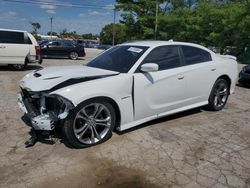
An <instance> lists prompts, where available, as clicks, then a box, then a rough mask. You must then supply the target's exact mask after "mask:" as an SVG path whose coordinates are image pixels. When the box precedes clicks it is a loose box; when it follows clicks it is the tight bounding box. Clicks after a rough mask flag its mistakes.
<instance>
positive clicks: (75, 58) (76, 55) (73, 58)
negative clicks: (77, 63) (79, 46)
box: [69, 51, 79, 60]
mask: <svg viewBox="0 0 250 188" xmlns="http://www.w3.org/2000/svg"><path fill="white" fill-rule="evenodd" d="M78 57H79V55H78V53H77V52H76V51H72V52H70V53H69V58H70V59H72V60H77V59H78Z"/></svg>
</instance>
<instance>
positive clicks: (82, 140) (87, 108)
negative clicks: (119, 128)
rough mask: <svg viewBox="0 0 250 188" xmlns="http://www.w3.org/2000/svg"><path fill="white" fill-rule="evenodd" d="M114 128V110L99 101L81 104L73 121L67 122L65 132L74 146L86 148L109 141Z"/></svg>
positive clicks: (106, 103) (75, 112)
mask: <svg viewBox="0 0 250 188" xmlns="http://www.w3.org/2000/svg"><path fill="white" fill-rule="evenodd" d="M114 126H115V111H114V108H113V107H112V105H111V104H109V103H108V102H106V101H103V100H99V99H98V100H90V101H86V102H83V103H82V104H80V105H79V106H78V107H77V108H76V109H75V110H74V112H73V114H72V116H71V119H69V120H66V122H65V124H64V126H63V132H64V134H65V137H66V139H67V140H68V142H69V143H70V144H71V145H72V146H74V147H76V148H84V147H89V146H93V145H96V144H100V143H102V142H104V141H106V140H108V139H109V138H110V137H111V136H112V131H113V128H114Z"/></svg>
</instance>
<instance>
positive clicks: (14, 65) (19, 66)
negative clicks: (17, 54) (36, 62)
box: [9, 58, 29, 71]
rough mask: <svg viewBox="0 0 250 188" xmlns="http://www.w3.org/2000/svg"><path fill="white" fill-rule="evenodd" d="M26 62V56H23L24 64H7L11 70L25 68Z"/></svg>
mask: <svg viewBox="0 0 250 188" xmlns="http://www.w3.org/2000/svg"><path fill="white" fill-rule="evenodd" d="M28 62H29V60H28V58H25V61H24V64H11V65H9V66H10V68H11V69H12V70H15V71H22V70H24V69H25V68H26V66H27V64H28Z"/></svg>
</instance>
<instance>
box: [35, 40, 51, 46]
mask: <svg viewBox="0 0 250 188" xmlns="http://www.w3.org/2000/svg"><path fill="white" fill-rule="evenodd" d="M48 42H49V40H42V41H39V42H38V44H39V45H40V46H43V45H45V44H47V43H48Z"/></svg>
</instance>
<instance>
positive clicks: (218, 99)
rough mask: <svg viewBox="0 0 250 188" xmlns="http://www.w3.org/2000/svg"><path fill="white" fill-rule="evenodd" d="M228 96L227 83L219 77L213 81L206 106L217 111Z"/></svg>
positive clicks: (223, 104) (222, 106)
mask: <svg viewBox="0 0 250 188" xmlns="http://www.w3.org/2000/svg"><path fill="white" fill-rule="evenodd" d="M228 96H229V83H228V82H227V81H226V80H225V79H223V78H219V79H218V80H216V82H215V83H214V86H213V88H212V91H211V93H210V96H209V99H208V107H209V109H210V110H212V111H219V110H222V109H223V108H224V106H225V105H226V103H227V100H228Z"/></svg>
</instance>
